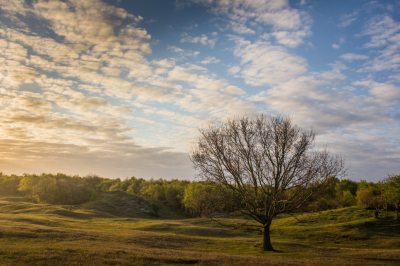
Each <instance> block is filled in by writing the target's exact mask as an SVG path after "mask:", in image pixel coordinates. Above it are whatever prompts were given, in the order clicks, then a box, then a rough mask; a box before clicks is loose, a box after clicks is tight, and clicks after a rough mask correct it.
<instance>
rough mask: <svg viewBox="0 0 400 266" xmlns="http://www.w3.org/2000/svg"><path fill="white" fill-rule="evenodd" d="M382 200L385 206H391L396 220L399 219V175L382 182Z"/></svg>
mask: <svg viewBox="0 0 400 266" xmlns="http://www.w3.org/2000/svg"><path fill="white" fill-rule="evenodd" d="M384 184H385V185H384V186H385V188H384V192H383V198H384V200H385V202H386V203H387V204H390V205H393V206H394V209H395V211H396V220H400V218H399V206H400V175H393V176H389V177H387V178H386V179H385V180H384Z"/></svg>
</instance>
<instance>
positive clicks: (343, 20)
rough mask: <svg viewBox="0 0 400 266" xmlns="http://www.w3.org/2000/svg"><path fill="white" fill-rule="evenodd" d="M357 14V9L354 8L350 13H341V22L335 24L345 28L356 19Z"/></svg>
mask: <svg viewBox="0 0 400 266" xmlns="http://www.w3.org/2000/svg"><path fill="white" fill-rule="evenodd" d="M358 14H359V11H357V10H356V11H354V12H353V13H351V14H348V15H343V16H342V17H341V18H340V20H341V22H340V23H339V24H337V26H338V27H339V28H346V27H348V26H350V25H351V24H352V23H353V22H354V21H356V20H357V18H358Z"/></svg>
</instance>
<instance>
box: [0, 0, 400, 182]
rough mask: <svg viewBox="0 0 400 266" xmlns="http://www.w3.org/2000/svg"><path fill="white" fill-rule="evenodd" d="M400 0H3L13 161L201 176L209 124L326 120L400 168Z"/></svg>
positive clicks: (331, 134) (3, 60) (332, 138)
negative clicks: (198, 150)
mask: <svg viewBox="0 0 400 266" xmlns="http://www.w3.org/2000/svg"><path fill="white" fill-rule="evenodd" d="M399 52H400V1H396V0H392V1H368V0H367V1H363V0H336V1H319V0H318V1H317V0H289V1H287V0H171V1H170V0H146V1H137V0H136V1H129V0H107V1H100V0H85V1H83V0H71V1H69V0H68V1H67V0H65V1H61V0H48V1H42V0H26V1H24V0H12V1H10V0H0V171H2V172H3V173H5V174H22V173H31V174H33V173H35V174H41V173H66V174H70V175H75V174H77V175H81V176H85V175H88V174H97V175H99V176H102V177H107V178H122V179H124V178H127V177H131V176H135V177H138V178H145V179H150V178H156V179H158V178H163V179H187V180H193V179H194V176H195V172H194V170H193V168H192V164H191V162H190V159H189V155H188V153H189V150H190V147H192V146H193V145H194V144H195V143H196V140H197V138H198V136H199V133H198V129H199V128H202V127H204V126H206V125H208V124H209V123H212V122H214V121H217V122H218V121H225V119H227V118H229V117H237V116H242V115H252V114H261V113H265V114H269V115H276V114H285V115H288V116H290V117H291V118H292V120H293V122H294V124H296V125H298V126H299V127H301V128H303V129H310V128H313V129H314V130H315V131H316V132H317V134H318V136H317V140H316V148H320V147H325V146H327V147H329V149H330V151H331V152H332V153H333V154H341V155H342V156H344V157H345V158H346V162H347V165H348V167H349V169H348V176H347V178H349V179H352V180H355V181H358V180H361V179H362V180H368V181H374V182H376V181H379V180H381V179H383V178H385V177H387V175H390V174H399V173H400V105H399V100H400V75H399V74H400V73H399V72H400V53H399Z"/></svg>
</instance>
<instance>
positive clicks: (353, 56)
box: [340, 53, 369, 61]
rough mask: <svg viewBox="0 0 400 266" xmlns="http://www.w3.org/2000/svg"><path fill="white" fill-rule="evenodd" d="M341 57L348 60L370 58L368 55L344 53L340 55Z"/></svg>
mask: <svg viewBox="0 0 400 266" xmlns="http://www.w3.org/2000/svg"><path fill="white" fill-rule="evenodd" d="M340 58H342V59H344V60H347V61H353V60H366V59H368V58H369V56H368V55H362V54H352V53H348V54H343V55H341V56H340Z"/></svg>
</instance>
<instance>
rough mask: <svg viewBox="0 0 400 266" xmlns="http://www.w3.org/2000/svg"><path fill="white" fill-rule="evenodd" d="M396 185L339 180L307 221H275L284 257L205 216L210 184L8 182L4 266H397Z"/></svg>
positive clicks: (3, 189)
mask: <svg viewBox="0 0 400 266" xmlns="http://www.w3.org/2000/svg"><path fill="white" fill-rule="evenodd" d="M44 180H45V181H44ZM69 180H72V181H69ZM391 180H396V179H395V178H394V177H391V179H387V180H385V182H379V183H369V182H366V181H361V182H354V181H350V180H341V181H340V180H335V182H332V186H331V187H330V190H329V191H328V192H327V193H326V195H325V196H324V197H323V198H319V199H314V200H313V201H312V203H310V204H308V205H307V206H306V207H305V209H304V210H303V211H304V212H303V213H293V214H291V215H288V214H283V215H279V216H277V217H276V219H274V221H273V223H272V225H271V236H272V243H273V245H274V248H275V249H276V250H277V252H264V251H262V243H261V239H260V235H261V233H260V232H255V231H246V230H245V229H242V230H230V229H229V228H226V227H221V226H220V225H219V224H218V223H215V222H213V221H212V220H210V219H208V218H206V217H203V214H202V210H201V209H202V207H204V204H206V203H204V204H201V201H202V200H203V201H204V200H205V198H206V197H207V196H208V197H212V196H213V193H214V192H215V191H214V190H213V186H212V184H210V183H205V182H189V181H178V180H172V181H166V180H143V179H137V178H134V177H133V178H130V179H127V180H119V179H116V180H112V179H104V178H99V177H96V176H89V177H84V178H82V177H78V176H75V177H71V176H67V175H63V174H58V175H45V174H43V175H40V176H35V175H23V176H15V175H11V176H5V175H2V176H1V177H0V182H1V183H0V193H1V194H0V261H1V262H0V264H1V265H252V264H253V265H317V264H318V265H398V264H399V263H400V223H399V222H397V221H396V212H395V210H396V206H395V204H392V203H389V201H387V202H386V201H385V199H386V198H388V199H390V197H389V196H390V195H392V194H390V193H392V192H393V191H396V190H395V189H392V190H389V189H385V185H386V184H387V183H389V181H390V182H391ZM67 184H68V185H67ZM394 188H396V186H394ZM361 191H368V193H365V192H363V193H360V192H361ZM387 191H389V192H390V193H389V192H387ZM385 193H386V194H385ZM360 195H362V196H360ZM387 195H389V196H387ZM395 195H397V194H395ZM195 199H198V200H199V201H200V203H199V202H196V200H195ZM204 202H206V201H204ZM377 206H378V207H377ZM386 207H387V208H386ZM221 219H223V220H224V222H225V223H230V222H231V223H234V221H237V220H243V221H244V219H246V217H243V216H232V217H226V218H221ZM250 222H251V221H250Z"/></svg>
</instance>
